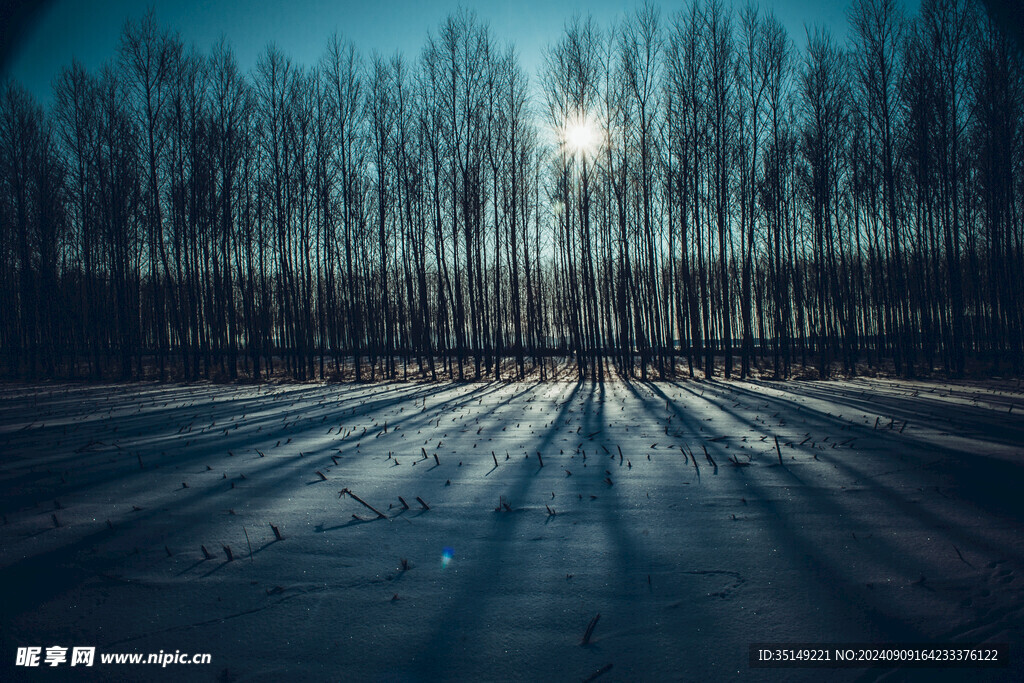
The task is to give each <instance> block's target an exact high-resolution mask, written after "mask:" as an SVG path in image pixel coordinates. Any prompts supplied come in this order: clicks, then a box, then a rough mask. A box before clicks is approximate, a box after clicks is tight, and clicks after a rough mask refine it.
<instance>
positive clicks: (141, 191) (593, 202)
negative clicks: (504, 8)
mask: <svg viewBox="0 0 1024 683" xmlns="http://www.w3.org/2000/svg"><path fill="white" fill-rule="evenodd" d="M849 22H850V25H849V29H850V30H849V38H848V40H847V42H846V44H845V45H841V44H839V43H838V42H837V41H836V40H835V39H834V38H833V37H832V36H831V34H830V33H829V32H828V31H827V30H825V29H822V28H809V29H807V35H806V47H804V48H803V49H797V47H796V46H795V43H794V41H793V40H792V38H791V37H790V36H789V35H787V32H786V30H785V29H784V27H783V26H782V24H781V23H780V21H779V20H778V19H777V18H776V17H775V16H774V15H772V14H771V13H770V12H767V13H766V12H764V11H762V10H760V9H758V8H757V7H756V6H754V5H745V6H743V7H741V8H738V9H737V8H733V7H730V6H727V5H725V4H723V3H722V2H721V0H694V1H693V2H691V3H689V4H684V5H683V6H681V7H680V8H678V9H677V10H675V11H674V12H672V13H669V14H664V13H663V12H662V11H661V10H660V9H659V8H657V7H656V6H654V5H649V4H647V5H643V6H641V7H639V8H638V9H637V10H635V11H634V12H632V13H631V14H629V15H628V16H626V17H625V18H623V19H622V20H621V21H620V22H619V23H617V24H615V25H611V26H603V27H602V26H598V25H597V23H596V22H595V21H594V20H593V19H591V18H576V19H572V20H570V21H568V22H567V23H566V24H565V27H564V31H563V32H562V35H561V37H560V39H559V40H558V41H557V42H556V43H555V44H554V45H552V46H551V47H550V48H549V49H548V50H547V51H546V53H545V55H544V63H543V67H542V68H541V72H540V73H539V74H536V78H534V79H533V81H532V82H531V79H530V77H529V75H528V74H526V73H525V72H524V70H523V68H522V66H521V64H520V58H519V56H518V54H517V53H516V51H515V48H514V47H513V46H505V45H502V44H501V43H500V42H499V41H498V40H496V38H495V36H494V35H493V34H492V32H491V31H490V29H489V27H488V26H487V25H486V24H485V23H483V22H481V21H479V20H478V19H477V18H476V17H475V16H474V15H473V14H472V13H469V12H466V11H458V12H456V13H453V14H451V15H450V16H448V17H447V18H446V19H445V20H444V21H443V22H442V23H441V24H440V25H439V26H438V27H437V28H436V29H434V30H432V31H431V32H430V33H429V34H428V36H427V38H426V41H425V45H424V47H423V49H422V51H420V53H419V54H418V55H417V56H416V57H415V58H408V57H405V56H403V55H401V54H396V55H395V56H392V57H385V56H381V55H379V54H372V55H369V56H368V57H366V56H363V55H362V54H361V53H360V52H359V51H358V50H357V49H356V47H355V46H354V45H353V44H352V43H351V42H350V41H347V40H344V39H341V38H339V37H334V38H332V39H331V40H330V41H329V43H328V45H327V46H326V49H325V51H324V53H323V57H322V58H321V59H320V61H319V62H318V63H317V64H315V65H312V66H303V65H299V64H296V63H294V62H292V61H291V60H290V59H289V58H288V56H287V55H285V54H284V53H282V52H281V50H279V49H278V48H277V47H275V46H274V45H270V46H268V47H267V48H266V50H265V51H263V53H262V54H261V56H260V57H259V60H258V62H257V64H256V66H255V68H254V69H252V70H251V71H250V72H248V73H243V72H242V71H241V70H240V67H239V65H238V63H237V61H236V59H235V57H234V55H233V52H232V50H231V48H230V46H229V45H228V44H226V43H225V42H221V43H219V44H217V45H215V46H214V47H213V48H212V50H210V52H209V53H202V52H200V51H198V50H196V49H195V48H189V47H186V45H185V44H184V42H183V40H182V39H181V37H180V36H179V35H178V34H176V33H174V32H173V31H171V30H169V29H168V28H166V27H164V26H161V25H159V24H158V22H157V21H156V20H155V19H154V17H153V15H152V14H149V15H147V16H145V17H143V18H142V19H140V20H137V21H134V20H130V21H128V22H127V23H126V25H125V28H124V31H123V35H122V39H121V44H120V51H119V54H118V55H117V56H116V57H115V58H114V59H112V60H111V61H110V62H109V63H108V64H107V65H106V66H104V67H103V68H102V69H100V70H98V72H95V73H91V72H89V71H87V70H86V69H85V68H83V66H82V65H81V64H79V63H77V62H73V63H72V64H71V65H69V66H67V67H66V68H64V69H63V70H62V71H61V73H60V74H59V76H58V77H57V78H56V79H55V81H54V83H53V99H52V103H51V104H50V105H49V107H48V108H47V109H45V110H44V109H43V108H42V107H41V106H40V105H39V104H38V103H37V102H35V101H34V100H33V98H32V97H31V96H30V95H29V94H28V92H27V91H26V90H25V89H24V88H23V87H21V86H20V85H18V84H17V83H15V82H13V81H11V82H8V83H7V84H6V85H5V86H4V87H3V90H2V92H0V364H2V367H3V372H4V373H5V374H7V375H8V376H17V377H33V378H34V377H41V376H47V377H50V376H78V377H91V378H101V377H120V378H124V379H129V378H143V377H156V378H159V379H160V380H164V379H167V378H170V377H174V378H182V379H198V378H211V377H213V378H231V379H234V378H238V377H250V378H253V379H256V380H259V379H261V378H266V377H269V376H272V375H274V374H277V375H282V374H284V375H286V376H289V377H292V378H295V379H300V380H302V379H314V378H318V377H319V378H335V379H342V378H344V379H353V380H356V381H359V380H364V379H381V378H405V377H421V378H431V379H434V378H438V377H448V378H457V379H467V378H469V379H478V378H481V377H493V378H496V379H502V378H512V377H518V378H522V377H524V376H526V375H527V374H530V373H537V374H538V376H539V377H540V378H545V377H547V376H548V375H549V374H550V373H551V371H552V368H553V363H554V361H553V359H554V358H556V357H562V358H569V359H571V363H572V364H573V367H574V368H575V370H576V372H577V373H578V375H579V376H580V377H593V378H597V379H603V378H604V377H605V376H606V374H607V373H612V372H614V373H617V374H620V375H625V376H638V377H641V378H644V379H647V378H664V377H671V376H677V375H679V374H680V373H682V374H685V375H689V376H707V377H711V376H714V375H716V373H717V374H722V375H724V376H725V377H727V378H728V377H732V376H736V375H738V376H740V377H748V376H750V375H752V374H754V373H758V374H762V375H764V374H767V375H769V376H775V377H780V378H781V377H788V376H791V375H792V374H794V373H796V372H801V373H803V372H804V371H805V370H806V369H808V368H810V369H813V372H815V373H816V374H817V375H818V376H821V377H827V376H829V375H831V374H835V373H843V374H852V373H855V372H857V371H858V368H860V367H864V366H865V365H866V366H869V367H873V368H884V367H889V368H892V370H893V371H895V372H896V373H897V374H900V375H904V376H911V375H914V374H915V373H921V372H931V371H932V370H936V369H937V370H941V371H945V372H947V373H949V374H951V375H962V374H963V373H965V372H966V371H968V370H969V369H970V367H971V364H972V363H973V364H980V365H982V366H983V367H985V368H987V369H989V370H990V371H992V372H1002V371H1012V372H1017V373H1019V372H1020V371H1021V369H1022V361H1024V335H1022V332H1024V329H1022V328H1024V316H1022V310H1024V306H1022V304H1024V300H1022V290H1024V268H1022V266H1024V247H1022V242H1024V228H1022V220H1021V218H1022V209H1024V206H1022V200H1021V198H1022V197H1024V154H1022V148H1024V68H1022V65H1024V63H1022V58H1021V53H1020V51H1019V49H1018V46H1015V45H1014V44H1013V43H1011V42H1010V41H1009V39H1008V38H1007V37H1006V36H1005V35H1004V34H1003V33H1002V32H1001V31H1000V29H999V27H998V26H996V25H994V24H993V23H992V22H991V21H990V20H989V19H988V18H987V17H986V15H985V14H984V11H983V10H982V9H981V7H980V6H979V5H977V4H976V2H975V1H974V0H924V1H923V2H922V4H921V8H920V11H919V13H918V14H917V15H916V16H912V17H906V16H903V15H902V14H901V11H900V9H899V6H898V5H897V3H896V0H854V2H853V6H852V8H851V10H850V16H849ZM737 365H738V367H737Z"/></svg>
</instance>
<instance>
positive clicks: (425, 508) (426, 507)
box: [416, 496, 430, 510]
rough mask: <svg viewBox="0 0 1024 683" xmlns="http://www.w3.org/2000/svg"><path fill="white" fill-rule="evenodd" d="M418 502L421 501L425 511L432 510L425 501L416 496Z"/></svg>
mask: <svg viewBox="0 0 1024 683" xmlns="http://www.w3.org/2000/svg"><path fill="white" fill-rule="evenodd" d="M416 500H417V501H419V504H420V505H422V506H423V509H424V510H429V509H430V506H429V505H427V504H426V503H424V502H423V499H422V498H420V497H419V496H416Z"/></svg>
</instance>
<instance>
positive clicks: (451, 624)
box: [409, 383, 581, 680]
mask: <svg viewBox="0 0 1024 683" xmlns="http://www.w3.org/2000/svg"><path fill="white" fill-rule="evenodd" d="M580 388H581V384H580V383H577V384H576V385H575V386H574V387H573V389H572V392H571V394H570V397H569V400H567V401H565V402H564V403H562V404H561V406H559V409H558V412H557V413H556V416H555V419H554V421H553V422H552V424H551V426H550V428H549V429H548V431H547V433H546V434H545V435H544V437H543V438H542V439H541V441H540V443H539V444H538V446H537V447H536V449H537V450H540V451H541V452H544V451H545V450H546V449H547V448H548V447H549V446H550V444H551V443H552V442H553V441H554V439H555V437H556V436H558V434H559V430H558V427H559V425H560V423H561V422H562V420H564V416H565V415H566V414H567V413H568V411H569V408H570V406H571V403H572V398H573V397H574V396H575V395H576V394H577V393H578V392H579V390H580ZM538 468H539V465H538ZM517 469H518V472H517V473H516V474H515V475H514V476H515V479H514V480H513V481H512V482H511V488H510V489H508V490H507V493H506V494H505V495H506V499H507V500H508V501H510V502H511V505H512V506H513V507H516V508H521V507H522V505H523V504H524V503H525V501H526V499H527V494H528V493H529V491H530V489H531V487H532V486H533V485H534V483H535V482H536V481H537V478H536V471H535V469H536V468H535V467H533V465H532V462H531V465H530V466H525V465H517ZM523 516H524V515H523V514H509V513H507V512H502V511H496V512H495V513H494V518H493V519H492V521H491V523H490V528H489V530H488V532H487V533H486V534H485V535H484V538H483V543H484V544H486V546H487V548H488V550H489V551H490V552H489V553H488V554H487V555H486V556H483V557H480V558H479V559H477V560H476V561H475V562H473V563H472V564H470V565H468V566H467V565H462V566H463V570H462V571H463V572H464V577H465V578H463V579H461V581H460V583H459V585H458V587H457V588H455V589H454V591H453V595H452V596H451V607H449V608H448V609H446V610H445V612H444V613H443V614H441V615H438V616H437V617H436V622H437V624H438V626H437V628H436V629H435V630H434V631H433V632H432V633H431V634H430V635H428V636H427V637H426V638H425V639H424V641H423V642H422V644H421V646H419V647H418V648H417V650H416V654H415V655H414V656H413V657H412V658H411V660H412V661H415V662H417V665H416V667H417V668H416V671H415V673H414V675H415V677H416V678H419V679H421V680H443V679H445V678H446V677H447V676H448V675H450V673H451V669H450V667H451V666H452V664H453V663H455V662H458V661H459V660H460V658H461V655H460V653H459V648H460V647H465V645H463V644H461V643H459V642H458V641H457V639H456V638H454V637H453V636H454V633H453V631H454V632H461V633H473V632H478V631H479V624H480V623H481V621H483V620H484V619H485V618H486V617H487V615H488V611H487V605H488V603H489V602H491V600H492V599H493V595H494V593H493V584H494V583H495V582H499V581H501V577H502V574H503V572H505V571H509V570H511V569H513V567H511V566H509V565H508V563H507V562H506V559H507V557H508V555H509V553H510V552H511V546H512V539H513V538H514V537H515V533H516V529H517V527H518V525H519V523H520V522H521V520H522V518H523ZM470 601H472V602H473V603H474V604H475V609H473V610H472V611H471V614H472V617H471V618H470V619H469V620H468V621H462V622H459V621H457V616H458V615H460V614H461V613H462V612H463V611H464V609H465V604H466V603H467V602H470ZM409 673H410V675H412V673H413V672H409Z"/></svg>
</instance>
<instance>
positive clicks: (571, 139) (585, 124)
mask: <svg viewBox="0 0 1024 683" xmlns="http://www.w3.org/2000/svg"><path fill="white" fill-rule="evenodd" d="M562 138H563V143H564V144H565V147H566V149H568V151H569V152H570V153H572V154H574V155H580V156H592V155H593V154H594V152H595V151H596V150H597V144H598V141H599V135H598V132H597V126H595V125H594V123H593V122H592V121H591V120H590V119H589V118H588V117H586V116H574V117H572V118H570V119H567V120H566V122H565V126H564V127H563V129H562Z"/></svg>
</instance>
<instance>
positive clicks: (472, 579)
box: [0, 379, 1024, 683]
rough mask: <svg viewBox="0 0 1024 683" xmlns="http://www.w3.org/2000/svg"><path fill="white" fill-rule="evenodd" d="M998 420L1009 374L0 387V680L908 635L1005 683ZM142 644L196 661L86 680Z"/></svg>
mask: <svg viewBox="0 0 1024 683" xmlns="http://www.w3.org/2000/svg"><path fill="white" fill-rule="evenodd" d="M1021 415H1024V394H1022V393H1021V390H1020V388H1019V383H1004V384H998V383H987V384H984V385H981V384H950V383H926V382H917V383H910V382H895V381H889V380H867V379H865V380H856V381H846V382H840V381H835V382H792V383H767V382H765V383H745V382H729V383H726V382H680V383H657V384H647V383H632V384H629V383H624V382H609V383H606V384H604V385H597V384H590V383H581V384H578V383H565V382H562V383H544V384H536V383H519V384H516V383H491V384H452V383H435V384H429V383H428V384H416V383H409V384H388V385H361V386H351V385H313V384H302V385H289V384H276V385H264V386H260V387H256V386H215V385H205V384H204V385H192V386H156V385H151V384H138V385H103V386H92V385H68V384H43V385H32V386H29V385H21V384H5V385H0V453H2V456H0V487H2V488H0V490H2V492H3V498H2V503H0V506H2V512H3V520H2V525H0V581H2V586H3V589H2V590H3V595H2V599H0V627H2V634H0V647H2V650H0V657H2V660H3V662H4V664H3V668H0V679H5V680H22V679H24V680H36V679H39V678H41V677H45V672H44V671H42V670H41V669H28V668H24V667H14V666H13V664H14V660H15V652H16V649H17V647H19V646H41V647H42V648H43V652H44V654H45V648H46V647H48V646H52V645H63V646H65V647H69V648H71V647H74V646H95V647H96V648H97V663H96V664H95V665H94V667H93V668H92V669H88V670H83V669H82V668H81V667H76V668H74V669H71V668H70V667H69V665H68V664H64V665H61V666H60V667H58V668H57V669H54V670H53V672H58V671H59V672H61V673H63V674H64V675H65V676H66V677H68V679H69V680H82V679H85V678H103V679H111V680H126V679H127V680H136V679H138V680H149V679H154V678H157V679H167V680H171V679H173V680H183V679H188V680H218V679H219V680H239V681H242V680H275V681H280V680H321V679H322V680H474V681H475V680H529V681H536V680H566V681H571V680H582V679H586V678H587V677H588V676H591V675H592V674H594V673H596V672H598V671H600V670H602V669H603V668H605V667H606V666H607V665H609V664H611V665H612V667H611V668H610V669H606V671H605V672H604V673H603V674H602V675H601V676H600V677H599V678H598V680H600V681H602V683H603V682H604V681H613V680H624V681H625V680H628V681H637V680H720V679H731V678H736V677H742V678H745V679H755V680H770V679H777V678H780V677H783V678H787V679H806V680H823V679H826V678H827V679H829V680H853V679H863V678H866V679H874V678H878V677H886V676H890V677H891V676H892V675H893V674H894V673H895V677H896V678H897V679H898V680H902V679H904V678H906V677H908V676H909V674H908V672H907V671H901V672H893V671H892V670H885V669H829V670H815V669H775V670H770V669H752V668H750V667H749V665H748V646H749V644H750V643H755V642H807V641H815V642H861V643H863V642H874V643H880V644H884V643H899V642H910V641H928V642H942V643H951V642H959V643H969V642H988V643H999V642H1008V643H1010V644H1011V666H1010V668H1008V669H992V670H976V669H974V670H970V669H968V670H959V671H954V672H947V673H949V674H950V676H951V677H953V676H955V677H957V678H964V677H968V676H969V677H971V678H973V679H976V680H1009V679H1016V680H1021V678H1022V677H1024V651H1022V649H1021V645H1022V644H1024V633H1022V628H1024V534H1022V530H1024V525H1022V521H1024V504H1022V502H1021V499H1022V495H1024V487H1022V484H1024V419H1022V418H1021ZM776 438H777V442H778V447H776ZM435 456H436V457H435ZM780 456H781V463H780ZM343 489H347V490H348V491H350V492H351V493H352V494H354V496H349V495H345V496H343V497H340V496H339V493H340V492H341V491H342V490H343ZM356 497H358V499H361V500H362V501H365V503H367V504H368V505H369V506H372V507H374V508H376V509H377V510H379V511H380V512H381V513H382V514H383V517H378V516H377V515H376V514H375V513H374V512H373V511H371V510H370V509H369V508H368V507H365V506H364V505H363V504H361V503H360V502H359V501H358V500H357V498H356ZM399 497H401V498H402V499H404V500H405V501H406V503H407V504H408V509H406V508H405V506H403V504H402V502H401V501H400V498H399ZM420 501H422V503H421V502H420ZM427 506H429V509H427ZM272 525H273V527H277V529H278V530H279V531H280V534H281V535H282V537H283V540H277V539H276V538H275V532H274V529H273V528H272ZM225 546H228V547H230V549H231V552H232V554H233V556H234V560H233V561H228V558H227V556H226V551H225ZM204 547H205V549H206V551H207V552H208V554H209V558H208V559H207V558H206V557H204V551H203V548H204ZM597 614H600V615H601V616H600V619H599V620H598V622H597V624H596V625H595V626H594V628H593V630H592V634H591V637H590V640H589V643H587V644H581V641H582V640H583V638H584V632H585V631H586V630H587V627H588V624H590V622H591V620H592V619H593V618H594V617H595V615H597ZM161 650H162V651H164V652H174V651H176V650H180V651H181V652H187V653H196V652H208V653H210V654H211V655H212V664H209V665H200V666H186V665H171V666H168V667H167V668H166V669H161V668H160V667H158V666H155V665H149V666H146V665H136V666H131V665H121V666H117V665H106V666H103V665H101V664H100V663H99V654H100V653H119V652H125V653H130V652H141V653H150V652H159V651H161ZM69 651H70V650H69ZM43 668H47V667H43ZM51 673H52V672H51ZM919 673H920V675H921V676H922V677H926V678H928V679H929V680H931V679H934V677H935V674H936V671H935V670H920V672H919ZM939 673H941V672H939ZM915 675H916V674H915Z"/></svg>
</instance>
